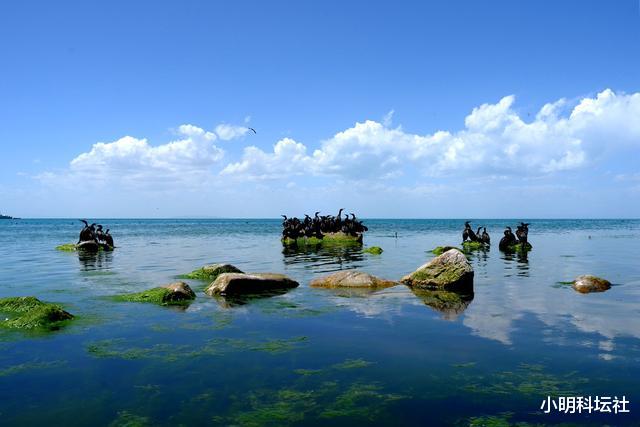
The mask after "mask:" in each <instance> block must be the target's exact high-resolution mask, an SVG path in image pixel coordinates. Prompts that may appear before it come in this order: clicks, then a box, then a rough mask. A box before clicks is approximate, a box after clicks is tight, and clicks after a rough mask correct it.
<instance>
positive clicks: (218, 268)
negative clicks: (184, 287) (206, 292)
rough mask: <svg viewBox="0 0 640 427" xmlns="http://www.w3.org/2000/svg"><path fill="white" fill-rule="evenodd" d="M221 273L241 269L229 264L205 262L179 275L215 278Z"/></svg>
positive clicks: (206, 278)
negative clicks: (195, 268)
mask: <svg viewBox="0 0 640 427" xmlns="http://www.w3.org/2000/svg"><path fill="white" fill-rule="evenodd" d="M222 273H242V271H241V270H240V269H239V268H237V267H235V266H233V265H231V264H207V265H205V266H203V267H202V268H199V269H197V270H193V271H192V272H191V273H187V274H183V275H182V276H180V277H181V278H183V279H198V280H215V279H216V278H217V277H218V276H219V275H220V274H222Z"/></svg>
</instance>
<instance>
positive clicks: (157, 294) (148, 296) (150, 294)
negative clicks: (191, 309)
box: [113, 287, 195, 306]
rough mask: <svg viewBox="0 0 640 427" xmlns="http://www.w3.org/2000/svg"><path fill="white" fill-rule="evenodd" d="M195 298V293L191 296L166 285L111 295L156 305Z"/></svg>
mask: <svg viewBox="0 0 640 427" xmlns="http://www.w3.org/2000/svg"><path fill="white" fill-rule="evenodd" d="M194 298H195V294H194V295H193V296H192V297H191V296H190V295H189V296H188V295H186V294H184V293H177V292H174V291H173V290H172V289H169V288H166V287H157V288H153V289H148V290H146V291H142V292H135V293H131V294H121V295H116V296H114V297H113V299H114V300H116V301H127V302H144V303H152V304H158V305H181V306H183V305H188V304H190V303H191V300H193V299H194Z"/></svg>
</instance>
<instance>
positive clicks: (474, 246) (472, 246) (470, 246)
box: [462, 241, 489, 252]
mask: <svg viewBox="0 0 640 427" xmlns="http://www.w3.org/2000/svg"><path fill="white" fill-rule="evenodd" d="M488 247H489V246H486V245H485V244H484V243H482V242H470V241H466V242H462V250H464V251H466V252H469V251H477V250H480V249H487V248H488Z"/></svg>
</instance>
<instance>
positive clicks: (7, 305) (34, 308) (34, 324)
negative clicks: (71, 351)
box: [0, 297, 73, 330]
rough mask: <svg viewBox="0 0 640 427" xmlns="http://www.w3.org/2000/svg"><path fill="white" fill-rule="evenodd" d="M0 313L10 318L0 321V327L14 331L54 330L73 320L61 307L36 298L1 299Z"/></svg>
mask: <svg viewBox="0 0 640 427" xmlns="http://www.w3.org/2000/svg"><path fill="white" fill-rule="evenodd" d="M0 312H2V313H3V314H5V313H6V314H7V315H9V316H11V317H7V318H6V319H4V320H2V321H0V326H2V327H5V328H15V329H49V330H54V329H59V328H60V327H61V326H62V325H63V323H64V322H65V321H67V320H71V319H73V315H71V314H70V313H68V312H66V311H65V310H63V309H62V307H60V306H58V305H56V304H52V303H48V302H44V301H40V300H39V299H38V298H36V297H13V298H1V299H0ZM3 317H4V316H3Z"/></svg>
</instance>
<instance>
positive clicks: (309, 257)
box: [0, 219, 640, 426]
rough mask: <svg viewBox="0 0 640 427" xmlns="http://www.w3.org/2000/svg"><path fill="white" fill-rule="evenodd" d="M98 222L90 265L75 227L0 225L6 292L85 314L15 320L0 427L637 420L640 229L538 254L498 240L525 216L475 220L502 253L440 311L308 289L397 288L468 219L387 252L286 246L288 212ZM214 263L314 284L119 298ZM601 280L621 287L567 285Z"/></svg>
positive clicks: (536, 242) (553, 233)
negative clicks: (546, 406) (190, 298)
mask: <svg viewBox="0 0 640 427" xmlns="http://www.w3.org/2000/svg"><path fill="white" fill-rule="evenodd" d="M100 222H101V223H102V224H105V225H107V227H108V228H111V230H112V234H113V236H114V238H115V242H116V245H117V246H118V247H117V248H116V250H115V251H114V252H112V253H100V254H99V255H97V256H94V257H83V256H81V255H79V254H77V253H65V252H60V251H56V250H55V249H54V248H55V246H57V245H59V244H61V243H67V242H75V241H76V240H77V235H78V232H79V230H80V226H81V224H80V223H79V222H78V221H77V220H73V219H68V220H4V221H0V255H1V256H0V297H8V296H25V295H33V296H36V297H38V298H39V299H41V300H46V301H52V302H57V303H60V304H61V305H63V306H64V307H65V309H66V310H67V311H69V312H71V313H73V314H74V315H76V316H77V319H76V320H74V321H73V322H72V323H71V324H69V325H68V326H66V327H65V328H63V329H62V330H59V331H54V332H50V333H27V334H24V333H18V332H13V331H7V330H3V329H1V328H0V424H2V425H45V424H47V425H51V424H54V425H67V426H73V425H127V423H129V424H128V425H179V424H184V425H302V424H305V425H326V424H329V423H331V424H333V425H345V426H347V425H354V424H356V425H357V424H365V423H367V424H379V425H390V424H393V425H443V424H448V425H470V424H471V425H487V424H490V423H491V422H495V423H503V424H498V425H507V424H508V423H518V422H522V423H531V424H550V425H553V424H558V423H570V424H571V423H573V424H589V423H590V424H593V425H602V424H603V423H607V424H610V425H640V407H639V406H638V404H639V403H640V392H639V390H638V388H639V386H640V263H639V262H638V261H639V253H640V221H638V220H529V221H528V222H530V223H531V225H530V232H529V241H530V242H531V243H532V244H533V246H534V248H533V251H531V252H530V253H529V254H528V256H527V257H526V258H524V257H522V256H518V255H505V254H503V253H501V252H500V251H498V248H497V242H498V241H499V239H500V237H501V234H502V230H503V229H504V226H505V225H511V226H512V227H514V226H515V225H516V223H517V221H515V220H475V221H474V222H473V225H474V226H476V225H486V226H487V229H488V230H489V232H490V234H491V236H492V241H493V246H492V247H491V249H490V250H489V251H487V252H476V253H473V254H471V255H470V261H471V263H472V265H473V268H474V270H475V279H474V288H475V294H474V296H473V299H472V300H470V301H469V300H467V301H466V302H465V304H458V305H457V306H455V307H448V308H444V309H443V307H440V309H438V308H434V307H432V306H431V305H428V304H427V303H431V304H433V303H432V302H431V300H430V299H429V298H428V297H425V295H420V294H414V293H413V292H412V291H411V290H410V289H408V288H407V287H405V286H403V285H399V286H396V287H392V288H388V289H385V290H381V291H377V292H374V293H359V294H353V293H351V294H350V293H346V292H338V291H331V290H326V289H315V288H310V287H309V282H310V281H311V280H312V279H313V278H316V277H319V276H321V275H324V274H327V273H329V272H333V271H337V270H340V269H351V268H357V269H360V270H363V271H366V272H368V273H371V274H374V275H378V276H381V277H383V278H388V279H395V280H397V279H399V278H400V277H402V276H403V275H405V274H407V273H409V272H411V271H413V270H415V269H416V268H417V267H418V266H420V265H421V264H423V263H424V262H426V261H427V260H429V259H431V258H432V257H433V255H432V254H431V253H430V252H429V251H430V250H431V249H432V248H434V247H436V246H439V245H459V243H460V236H461V231H462V227H463V220H386V219H385V220H383V219H376V220H366V221H365V223H366V225H368V226H369V232H368V233H367V234H366V235H365V241H364V243H365V247H366V246H373V245H376V246H381V247H382V248H383V249H384V253H383V254H381V255H370V254H365V253H363V252H362V249H361V248H357V247H356V248H343V249H339V248H333V249H326V250H317V251H312V250H308V251H302V252H296V251H288V250H283V247H282V245H281V243H280V241H279V233H280V221H279V220H254V219H252V220H231V219H229V220H225V219H220V220H108V219H104V220H101V221H100ZM395 233H397V238H396V237H395ZM214 262H216V263H217V262H225V263H231V264H234V265H235V266H237V267H238V268H240V269H242V270H243V271H247V272H267V271H269V272H282V273H285V274H287V275H288V276H290V277H291V278H293V279H295V280H297V281H299V282H300V287H299V288H297V289H294V290H291V291H290V292H288V293H286V294H284V295H279V296H274V297H270V298H262V299H254V300H250V301H246V303H245V304H234V303H231V302H229V301H225V300H223V299H216V298H212V297H209V296H207V295H205V294H204V293H203V289H204V287H205V286H206V285H207V283H205V282H200V281H196V280H188V281H187V282H188V283H189V284H190V285H191V287H192V288H193V289H194V290H195V291H196V293H197V294H198V297H197V299H196V300H195V301H194V302H193V303H192V304H191V305H190V306H189V307H188V308H186V309H184V308H169V307H159V306H155V305H152V304H138V303H127V302H116V301H114V300H113V299H110V298H109V296H112V295H116V294H120V293H125V292H134V291H141V290H145V289H148V288H152V287H155V286H157V285H160V284H165V283H169V282H172V281H175V277H176V276H177V275H179V274H182V273H186V272H189V271H191V270H193V269H196V268H198V267H200V266H202V265H203V264H207V263H214ZM587 273H590V274H595V275H598V276H601V277H604V278H606V279H608V280H610V281H611V282H612V283H613V287H612V288H611V289H610V290H608V291H606V292H603V293H597V294H586V295H583V294H579V293H577V292H575V291H574V290H573V289H572V288H571V287H570V286H568V285H566V284H562V283H561V282H566V281H571V280H572V279H574V278H575V277H576V276H578V275H580V274H587ZM467 303H468V305H466V304H467ZM465 306H466V309H465ZM547 396H552V397H557V396H585V397H586V396H592V397H594V398H595V396H601V397H611V398H612V399H613V398H614V397H615V396H617V397H618V398H619V400H621V399H622V397H623V396H626V400H628V401H629V403H628V404H627V409H629V410H630V413H625V414H617V415H615V414H595V413H592V414H585V413H583V414H564V413H558V412H557V411H555V412H552V413H550V414H544V413H543V411H542V410H541V409H540V408H541V405H542V402H543V400H545V399H546V397H547ZM523 425H526V424H523Z"/></svg>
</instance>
